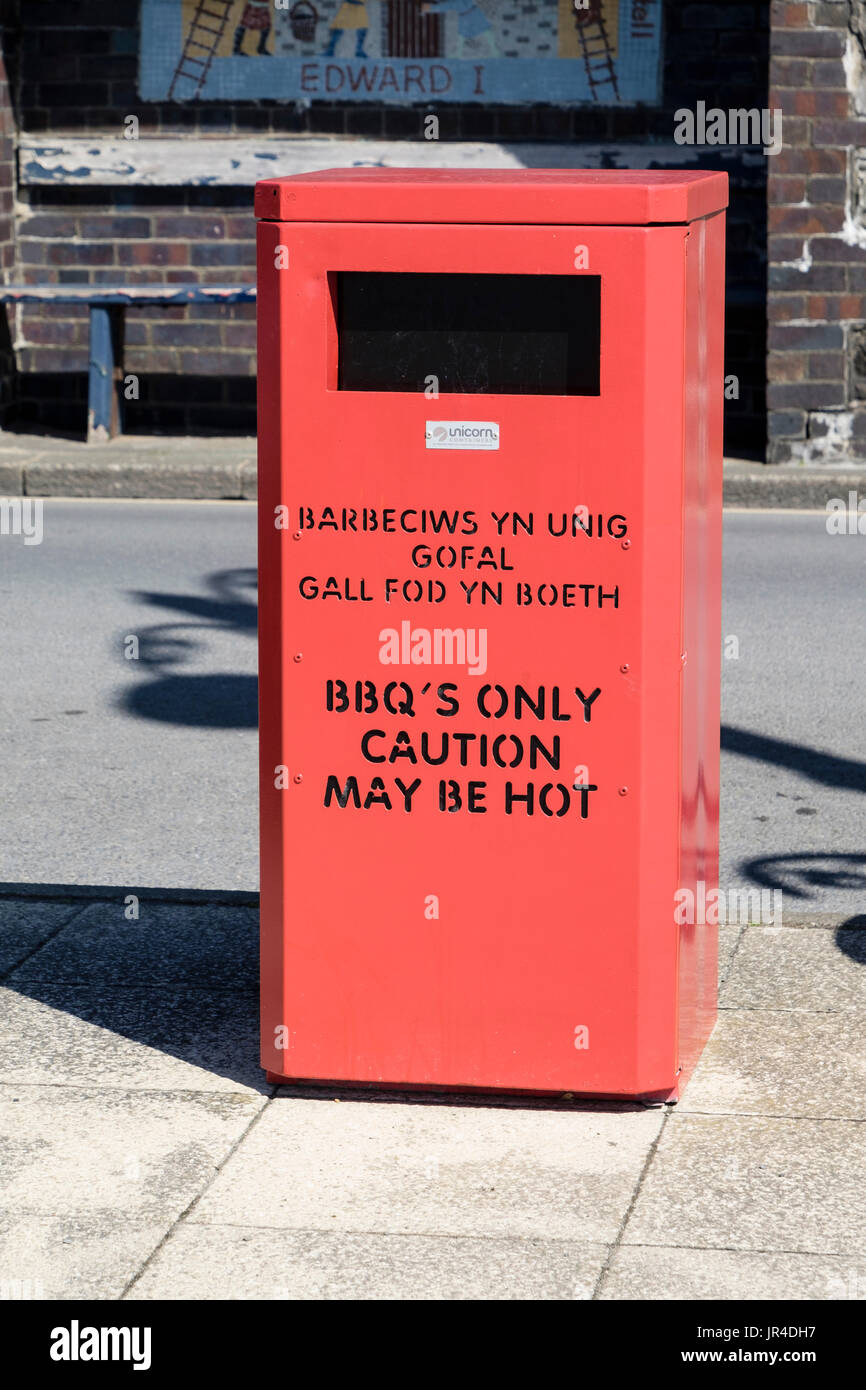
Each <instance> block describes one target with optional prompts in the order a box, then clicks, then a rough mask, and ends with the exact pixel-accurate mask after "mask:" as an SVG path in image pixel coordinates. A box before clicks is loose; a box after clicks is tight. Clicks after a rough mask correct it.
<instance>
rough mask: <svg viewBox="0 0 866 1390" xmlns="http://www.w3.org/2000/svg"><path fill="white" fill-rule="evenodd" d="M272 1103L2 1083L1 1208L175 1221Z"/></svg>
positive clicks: (248, 1097)
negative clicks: (251, 1124)
mask: <svg viewBox="0 0 866 1390" xmlns="http://www.w3.org/2000/svg"><path fill="white" fill-rule="evenodd" d="M265 1103H266V1102H265V1101H264V1100H263V1099H262V1098H261V1097H258V1096H254V1095H252V1094H250V1093H248V1092H240V1091H234V1092H232V1093H231V1094H230V1095H204V1094H198V1095H196V1094H190V1093H189V1092H186V1093H180V1094H178V1093H173V1094H172V1093H163V1094H158V1093H157V1094H154V1093H152V1092H151V1093H142V1092H141V1091H113V1090H111V1091H109V1090H99V1091H98V1090H78V1089H75V1088H72V1087H63V1086H58V1087H54V1088H51V1089H46V1088H45V1087H30V1086H26V1087H25V1086H15V1087H13V1086H0V1143H2V1148H3V1153H4V1161H3V1165H2V1171H0V1206H2V1208H4V1209H5V1210H6V1211H7V1212H11V1213H17V1214H23V1213H30V1214H33V1215H40V1216H50V1215H55V1216H64V1217H68V1218H76V1219H85V1218H86V1219H87V1220H88V1222H92V1223H93V1229H98V1227H99V1224H100V1223H101V1222H102V1221H103V1220H104V1219H106V1218H110V1220H111V1221H114V1220H115V1218H116V1217H117V1216H118V1215H123V1214H125V1215H128V1216H130V1217H131V1218H138V1219H143V1220H145V1221H147V1222H151V1223H152V1222H154V1221H158V1220H161V1221H163V1222H165V1223H166V1225H167V1224H168V1223H169V1222H170V1221H171V1220H173V1219H176V1218H177V1217H178V1216H179V1215H180V1213H181V1212H182V1211H183V1210H184V1208H185V1207H186V1206H188V1204H189V1203H190V1201H192V1199H193V1197H195V1196H196V1195H197V1194H198V1193H199V1192H201V1191H202V1190H203V1188H204V1187H205V1186H206V1184H207V1183H208V1182H209V1181H210V1180H211V1179H212V1177H213V1175H214V1173H215V1171H216V1169H217V1167H218V1166H219V1164H220V1163H222V1162H223V1161H224V1160H225V1158H226V1157H227V1155H228V1154H229V1152H230V1150H231V1148H232V1146H233V1145H234V1144H236V1143H237V1141H238V1140H239V1139H240V1137H241V1136H242V1134H243V1133H244V1131H245V1130H246V1128H247V1126H248V1125H249V1124H250V1123H251V1122H252V1120H253V1119H254V1117H255V1115H256V1114H257V1112H258V1110H259V1109H260V1108H261V1106H262V1105H264V1104H265Z"/></svg>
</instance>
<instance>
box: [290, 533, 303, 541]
mask: <svg viewBox="0 0 866 1390" xmlns="http://www.w3.org/2000/svg"><path fill="white" fill-rule="evenodd" d="M300 539H301V533H300V531H293V532H292V540H293V541H299V540H300Z"/></svg>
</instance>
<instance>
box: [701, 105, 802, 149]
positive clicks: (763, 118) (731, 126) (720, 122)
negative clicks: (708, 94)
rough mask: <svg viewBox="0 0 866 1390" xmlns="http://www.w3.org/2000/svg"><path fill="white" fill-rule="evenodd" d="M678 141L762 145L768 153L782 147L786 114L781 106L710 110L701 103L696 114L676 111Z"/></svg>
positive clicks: (715, 108) (716, 107) (714, 107)
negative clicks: (783, 114)
mask: <svg viewBox="0 0 866 1390" xmlns="http://www.w3.org/2000/svg"><path fill="white" fill-rule="evenodd" d="M674 140H675V142H676V144H678V145H762V146H763V150H764V154H766V155H773V154H778V153H779V151H780V150H781V148H782V112H781V110H780V109H779V108H778V107H774V108H773V109H772V110H771V109H770V108H768V107H764V108H763V109H759V108H758V107H757V106H753V107H748V108H745V107H739V108H732V109H731V110H729V111H724V110H723V109H722V108H721V107H720V106H711V107H710V108H709V110H708V109H707V103H706V102H705V101H699V102H698V103H697V104H696V106H695V109H694V111H692V110H691V109H690V108H689V107H687V106H681V107H680V109H679V110H678V111H675V112H674Z"/></svg>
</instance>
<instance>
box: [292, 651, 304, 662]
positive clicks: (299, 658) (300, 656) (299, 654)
mask: <svg viewBox="0 0 866 1390" xmlns="http://www.w3.org/2000/svg"><path fill="white" fill-rule="evenodd" d="M294 659H295V661H303V659H304V653H303V652H295V658H294Z"/></svg>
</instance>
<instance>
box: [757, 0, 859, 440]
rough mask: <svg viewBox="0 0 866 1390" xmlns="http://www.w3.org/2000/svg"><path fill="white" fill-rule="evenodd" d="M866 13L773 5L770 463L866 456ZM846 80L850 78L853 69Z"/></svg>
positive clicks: (850, 5)
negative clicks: (862, 158)
mask: <svg viewBox="0 0 866 1390" xmlns="http://www.w3.org/2000/svg"><path fill="white" fill-rule="evenodd" d="M864 57H866V4H863V3H859V2H858V0H828V2H825V3H820V4H815V3H813V4H806V3H785V2H783V0H775V3H773V5H772V34H771V58H770V85H771V91H770V99H771V102H772V104H773V105H774V106H777V107H779V108H781V110H782V111H783V113H784V114H783V129H784V147H783V150H782V152H781V154H779V155H778V156H777V157H775V158H774V159H772V160H771V161H770V165H771V167H770V171H769V185H768V200H769V239H768V255H769V296H768V304H767V317H768V321H769V337H768V348H769V351H768V359H767V382H768V406H769V412H768V434H769V447H768V461H769V462H772V463H786V462H789V461H795V462H805V463H824V462H828V463H833V462H849V461H854V460H856V459H861V460H862V459H863V457H864V455H866V399H864V398H866V351H864V347H866V341H864V339H866V216H864V210H866V202H864V198H863V187H864V180H863V177H862V174H861V172H860V170H859V167H858V166H859V160H858V156H857V147H858V146H859V147H862V146H864V145H866V76H864V73H866V61H864ZM846 70H847V71H846Z"/></svg>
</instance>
